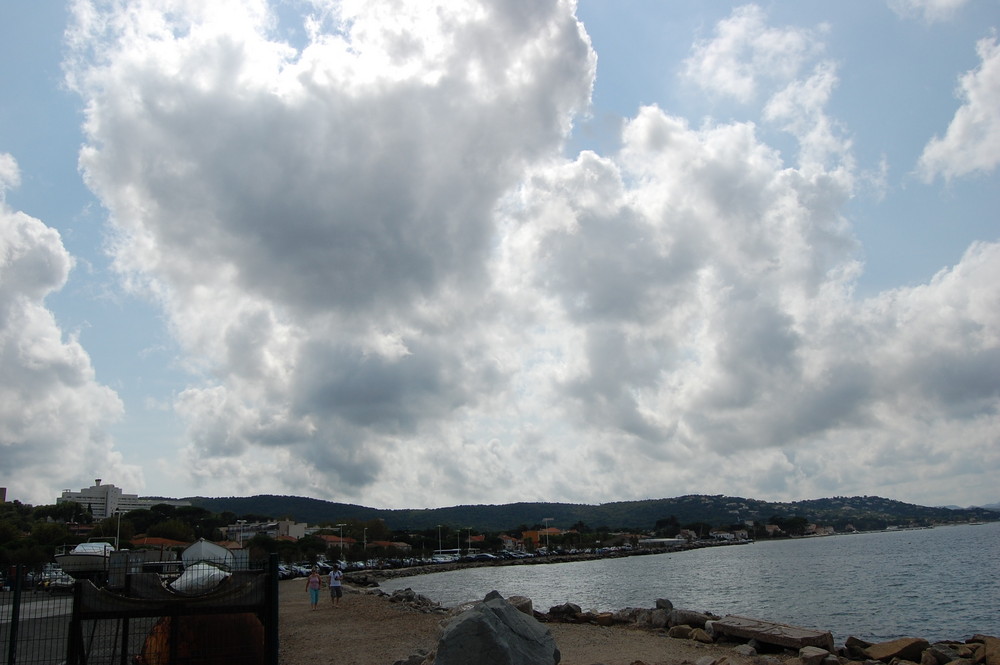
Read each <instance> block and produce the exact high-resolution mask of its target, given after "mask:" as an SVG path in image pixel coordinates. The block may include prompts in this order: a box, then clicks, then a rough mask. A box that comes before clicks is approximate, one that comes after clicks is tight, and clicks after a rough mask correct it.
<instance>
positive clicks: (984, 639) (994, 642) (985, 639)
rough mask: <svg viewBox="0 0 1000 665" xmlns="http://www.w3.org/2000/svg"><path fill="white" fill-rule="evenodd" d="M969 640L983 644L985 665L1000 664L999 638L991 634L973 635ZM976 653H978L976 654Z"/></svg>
mask: <svg viewBox="0 0 1000 665" xmlns="http://www.w3.org/2000/svg"><path fill="white" fill-rule="evenodd" d="M969 641H970V642H980V643H982V645H983V662H984V663H986V665H1000V638H996V637H993V636H991V635H978V634H977V635H973V636H972V639H971V640H969ZM977 655H978V654H977Z"/></svg>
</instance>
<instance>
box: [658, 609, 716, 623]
mask: <svg viewBox="0 0 1000 665" xmlns="http://www.w3.org/2000/svg"><path fill="white" fill-rule="evenodd" d="M710 618H711V617H709V616H708V615H707V614H703V613H702V612H694V611H692V610H678V609H673V610H670V615H669V618H668V620H667V625H669V626H680V625H686V626H694V627H695V628H704V627H705V622H706V621H708V620H709V619H710Z"/></svg>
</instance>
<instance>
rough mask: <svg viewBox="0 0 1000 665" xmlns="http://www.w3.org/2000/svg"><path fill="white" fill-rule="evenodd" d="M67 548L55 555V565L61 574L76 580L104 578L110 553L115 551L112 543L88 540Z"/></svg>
mask: <svg viewBox="0 0 1000 665" xmlns="http://www.w3.org/2000/svg"><path fill="white" fill-rule="evenodd" d="M67 547H68V546H65V547H63V548H62V550H61V551H60V552H59V553H57V554H56V556H55V559H56V563H57V564H59V567H60V568H62V570H63V572H65V573H66V574H68V575H72V576H73V577H74V578H76V579H87V578H95V577H105V576H107V574H108V562H109V561H110V560H111V553H112V552H114V551H115V549H116V548H115V545H114V543H109V542H107V540H88V541H87V542H85V543H80V544H79V545H76V546H74V547H73V548H72V549H67Z"/></svg>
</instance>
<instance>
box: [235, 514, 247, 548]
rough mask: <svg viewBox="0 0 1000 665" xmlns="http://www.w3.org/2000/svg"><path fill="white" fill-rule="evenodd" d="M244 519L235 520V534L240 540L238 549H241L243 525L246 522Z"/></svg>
mask: <svg viewBox="0 0 1000 665" xmlns="http://www.w3.org/2000/svg"><path fill="white" fill-rule="evenodd" d="M246 523H247V521H246V520H236V525H237V527H238V528H237V535H238V537H239V541H240V549H243V525H244V524H246Z"/></svg>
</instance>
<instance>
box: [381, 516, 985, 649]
mask: <svg viewBox="0 0 1000 665" xmlns="http://www.w3.org/2000/svg"><path fill="white" fill-rule="evenodd" d="M406 587H410V588H412V589H413V590H414V591H416V592H418V593H422V594H424V595H426V596H428V597H430V598H432V599H434V600H436V601H438V602H440V603H441V604H443V605H445V606H449V607H450V606H454V605H457V604H459V603H462V602H465V601H468V600H480V599H482V597H483V596H484V595H486V594H487V593H488V592H489V591H490V590H492V589H496V590H497V591H499V592H500V593H501V594H503V595H504V596H505V597H506V596H512V595H523V596H527V597H529V598H531V599H532V601H533V603H534V605H535V607H536V608H538V609H540V610H543V611H544V610H547V609H548V608H549V607H551V606H553V605H558V604H561V603H564V602H567V601H569V602H573V603H576V604H578V605H580V606H581V607H582V608H584V609H588V610H596V611H606V610H616V609H620V608H624V607H649V608H651V607H653V606H654V603H655V601H656V599H657V598H668V599H670V601H671V602H673V604H674V606H675V607H679V608H685V609H693V610H700V611H709V612H713V613H715V614H720V615H725V614H743V615H747V616H752V617H756V618H759V619H768V620H771V621H779V622H782V623H790V624H794V625H799V626H806V627H811V628H818V629H821V630H829V631H831V632H833V635H834V639H835V640H836V641H837V643H838V644H842V643H843V641H844V639H845V638H846V637H847V636H848V635H854V636H856V637H860V638H862V639H867V640H870V641H881V640H889V639H894V638H896V637H903V636H911V637H923V638H926V639H929V640H931V641H934V640H945V639H965V638H967V637H971V636H972V635H973V634H975V633H984V634H988V635H996V636H1000V523H996V522H994V523H989V524H983V525H967V526H966V525H963V526H949V527H937V528H935V529H920V530H913V531H890V532H884V533H863V534H855V535H843V536H828V537H822V538H805V539H797V540H782V541H777V542H759V543H755V544H752V545H736V546H730V547H715V548H707V549H700V550H693V551H689V552H679V553H675V554H659V555H650V556H634V557H626V558H621V559H604V560H599V561H581V562H578V563H561V564H551V565H524V566H489V567H483V568H467V569H464V570H455V571H449V572H443V573H432V574H429V575H420V576H416V577H407V578H398V579H394V580H387V581H386V582H385V583H383V584H382V588H383V589H384V590H385V591H387V592H392V591H394V590H396V589H402V588H406Z"/></svg>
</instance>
